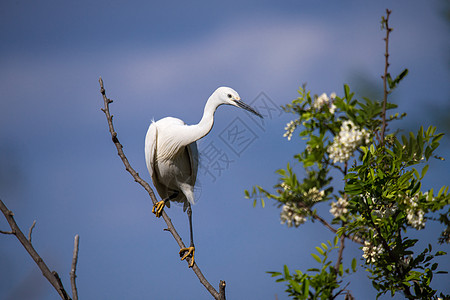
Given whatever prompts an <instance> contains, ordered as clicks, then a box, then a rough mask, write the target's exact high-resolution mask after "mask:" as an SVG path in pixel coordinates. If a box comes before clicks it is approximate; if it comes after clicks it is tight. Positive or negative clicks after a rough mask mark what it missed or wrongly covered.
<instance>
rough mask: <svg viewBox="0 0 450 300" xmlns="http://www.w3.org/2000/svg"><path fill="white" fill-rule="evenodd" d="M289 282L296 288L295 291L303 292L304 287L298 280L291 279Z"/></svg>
mask: <svg viewBox="0 0 450 300" xmlns="http://www.w3.org/2000/svg"><path fill="white" fill-rule="evenodd" d="M289 283H290V284H291V286H292V288H293V289H294V291H296V292H297V293H299V294H301V293H302V288H301V287H300V285H299V284H298V283H297V282H296V281H294V280H289Z"/></svg>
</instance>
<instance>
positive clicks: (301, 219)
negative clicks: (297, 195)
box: [280, 202, 306, 227]
mask: <svg viewBox="0 0 450 300" xmlns="http://www.w3.org/2000/svg"><path fill="white" fill-rule="evenodd" d="M298 211H299V209H297V208H296V205H295V204H293V203H289V202H288V203H286V204H285V205H283V209H282V211H281V214H280V218H281V224H284V223H287V226H288V227H292V225H295V227H298V226H300V225H301V224H303V223H305V222H306V217H305V215H302V214H300V213H298ZM300 211H301V210H300ZM305 214H306V212H305Z"/></svg>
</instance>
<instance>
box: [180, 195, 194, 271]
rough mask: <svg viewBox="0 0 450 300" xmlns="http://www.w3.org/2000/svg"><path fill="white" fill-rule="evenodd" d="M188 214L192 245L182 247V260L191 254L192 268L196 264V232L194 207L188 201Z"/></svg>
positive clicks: (190, 266)
mask: <svg viewBox="0 0 450 300" xmlns="http://www.w3.org/2000/svg"><path fill="white" fill-rule="evenodd" d="M187 215H188V218H189V230H190V235H191V245H190V246H189V247H188V248H182V249H180V256H181V260H184V259H186V257H188V256H191V262H190V263H189V268H192V267H193V266H194V253H195V246H194V234H193V231H192V209H191V204H190V203H188V208H187ZM183 254H184V255H183Z"/></svg>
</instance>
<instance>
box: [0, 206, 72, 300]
mask: <svg viewBox="0 0 450 300" xmlns="http://www.w3.org/2000/svg"><path fill="white" fill-rule="evenodd" d="M0 210H1V211H2V213H3V215H4V216H5V218H6V221H8V223H9V226H10V227H11V232H12V234H14V235H15V236H16V238H17V239H18V240H19V242H20V243H21V244H22V245H23V247H24V248H25V250H26V251H27V252H28V254H30V256H31V258H32V259H33V260H34V261H35V263H36V264H37V265H38V267H39V269H40V270H41V271H42V275H44V277H45V278H47V280H48V281H49V282H50V284H51V285H52V286H53V287H54V288H55V290H56V291H57V292H58V294H59V296H60V297H61V299H63V300H69V299H70V298H69V296H68V295H67V292H66V290H65V289H64V286H63V284H62V282H61V279H60V278H59V276H58V273H56V272H55V271H53V272H52V271H50V269H49V268H48V267H47V265H46V264H45V262H44V260H43V259H42V258H41V257H40V256H39V254H38V253H37V252H36V250H35V249H34V248H33V245H32V244H31V242H30V241H29V240H28V239H27V238H26V237H25V235H24V234H23V232H22V231H21V230H20V228H19V226H18V225H17V223H16V221H15V220H14V214H13V212H12V211H10V210H9V209H8V208H7V207H6V205H5V204H4V203H3V202H2V200H0Z"/></svg>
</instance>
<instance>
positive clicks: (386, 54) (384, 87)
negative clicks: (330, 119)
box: [380, 9, 392, 145]
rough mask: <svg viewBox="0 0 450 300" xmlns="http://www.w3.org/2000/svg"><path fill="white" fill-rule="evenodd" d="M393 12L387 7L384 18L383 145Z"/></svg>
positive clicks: (381, 135) (382, 142) (381, 136)
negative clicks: (390, 20)
mask: <svg viewBox="0 0 450 300" xmlns="http://www.w3.org/2000/svg"><path fill="white" fill-rule="evenodd" d="M390 14H391V11H390V10H389V9H386V18H383V25H384V26H385V29H386V37H385V38H384V41H385V44H386V52H385V54H384V57H385V62H384V75H383V76H381V78H383V91H384V96H383V111H382V113H381V118H382V120H383V125H382V127H381V133H380V140H381V145H384V135H385V133H386V103H387V97H388V94H389V91H388V87H387V77H388V68H389V34H390V33H391V31H392V28H390V27H389V15H390Z"/></svg>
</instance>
